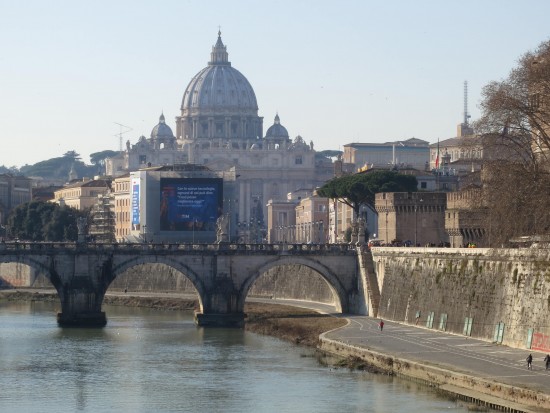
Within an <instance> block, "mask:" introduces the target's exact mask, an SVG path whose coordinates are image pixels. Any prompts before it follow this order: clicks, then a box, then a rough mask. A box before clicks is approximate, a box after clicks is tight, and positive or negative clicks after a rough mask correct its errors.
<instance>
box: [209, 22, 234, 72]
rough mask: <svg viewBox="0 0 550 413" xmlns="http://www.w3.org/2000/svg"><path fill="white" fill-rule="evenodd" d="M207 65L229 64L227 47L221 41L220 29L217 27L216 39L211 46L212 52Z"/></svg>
mask: <svg viewBox="0 0 550 413" xmlns="http://www.w3.org/2000/svg"><path fill="white" fill-rule="evenodd" d="M208 65H210V66H212V65H229V66H231V62H230V61H229V54H228V53H227V47H226V46H225V45H224V44H223V42H222V31H221V29H220V28H218V41H217V42H216V44H215V45H214V46H212V53H210V62H208Z"/></svg>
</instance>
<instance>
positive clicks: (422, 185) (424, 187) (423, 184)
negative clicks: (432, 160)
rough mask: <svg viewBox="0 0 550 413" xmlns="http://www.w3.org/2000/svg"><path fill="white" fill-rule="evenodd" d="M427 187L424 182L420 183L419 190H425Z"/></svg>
mask: <svg viewBox="0 0 550 413" xmlns="http://www.w3.org/2000/svg"><path fill="white" fill-rule="evenodd" d="M427 187H428V183H427V182H425V181H422V182H420V188H421V189H426V188H427Z"/></svg>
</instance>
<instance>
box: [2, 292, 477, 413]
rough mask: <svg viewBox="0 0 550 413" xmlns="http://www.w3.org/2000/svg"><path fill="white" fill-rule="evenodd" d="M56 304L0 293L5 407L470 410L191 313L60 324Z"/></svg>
mask: <svg viewBox="0 0 550 413" xmlns="http://www.w3.org/2000/svg"><path fill="white" fill-rule="evenodd" d="M56 307H58V305H54V304H50V303H30V302H22V303H13V302H6V301H0V412H2V413H9V412H40V413H49V412H113V411H116V412H315V413H319V412H337V413H344V412H384V413H385V412H409V413H417V412H418V413H420V412H423V413H424V412H443V411H445V412H448V411H455V412H466V411H467V409H466V407H464V406H461V405H458V404H456V403H454V402H452V401H448V400H446V399H442V398H439V397H438V396H437V395H436V394H435V393H432V392H431V391H430V390H429V389H427V388H425V387H423V386H418V385H416V384H414V383H410V382H407V381H403V380H399V379H394V378H389V377H384V376H377V375H372V374H368V373H364V372H350V371H349V370H347V369H331V368H329V367H325V366H322V365H321V364H319V363H318V361H317V360H316V359H315V358H314V357H313V352H312V351H311V350H309V349H304V348H301V347H297V346H294V345H291V344H288V343H286V342H282V341H279V340H277V339H273V338H270V337H264V336H259V335H255V334H252V333H248V332H244V331H242V330H237V329H203V328H197V327H195V325H194V324H193V320H192V316H191V314H190V313H185V312H175V311H154V310H146V309H139V308H125V307H106V308H105V310H106V312H107V316H108V324H107V327H105V328H103V329H61V328H59V327H58V326H57V324H56V321H55V313H54V309H55V308H56Z"/></svg>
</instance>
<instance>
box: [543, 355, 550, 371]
mask: <svg viewBox="0 0 550 413" xmlns="http://www.w3.org/2000/svg"><path fill="white" fill-rule="evenodd" d="M544 365H545V367H546V370H548V369H550V354H547V355H546V357H545V358H544Z"/></svg>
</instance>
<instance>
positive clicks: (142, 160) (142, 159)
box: [139, 155, 147, 164]
mask: <svg viewBox="0 0 550 413" xmlns="http://www.w3.org/2000/svg"><path fill="white" fill-rule="evenodd" d="M139 163H140V164H144V163H147V155H139Z"/></svg>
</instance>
